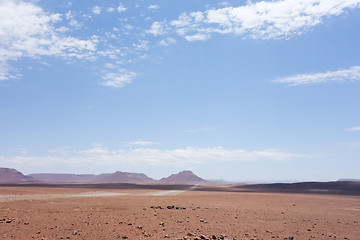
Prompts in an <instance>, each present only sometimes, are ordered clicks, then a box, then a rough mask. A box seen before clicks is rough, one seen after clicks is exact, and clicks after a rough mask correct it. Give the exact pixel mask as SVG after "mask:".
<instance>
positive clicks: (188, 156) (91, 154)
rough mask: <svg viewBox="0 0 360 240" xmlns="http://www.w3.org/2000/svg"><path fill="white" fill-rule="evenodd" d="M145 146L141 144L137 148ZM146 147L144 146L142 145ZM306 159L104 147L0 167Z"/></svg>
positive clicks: (272, 153) (271, 153)
mask: <svg viewBox="0 0 360 240" xmlns="http://www.w3.org/2000/svg"><path fill="white" fill-rule="evenodd" d="M137 145H144V143H141V144H137ZM145 145H146V144H145ZM304 157H306V156H304V155H301V154H295V153H287V152H281V151H278V150H261V151H247V150H243V149H235V150H228V149H225V148H222V147H214V148H199V147H186V148H178V149H170V150H161V149H156V148H135V149H117V150H110V149H109V148H107V147H104V146H101V145H96V146H93V147H92V148H89V149H85V150H80V151H76V150H70V149H68V148H66V149H64V148H62V149H61V153H59V154H57V153H56V152H54V153H53V155H51V156H46V157H35V156H34V157H30V156H15V157H12V158H6V157H4V156H0V165H2V166H9V165H11V166H14V167H16V166H20V165H22V166H26V165H27V164H31V165H42V164H46V165H55V164H65V165H74V164H75V165H82V164H83V165H84V166H85V165H88V164H91V165H94V166H96V165H99V166H100V165H101V166H112V165H117V164H130V165H154V166H176V167H189V166H194V164H195V165H196V164H200V165H201V164H206V163H211V162H224V161H225V162H229V161H232V162H235V161H287V160H292V159H298V158H304Z"/></svg>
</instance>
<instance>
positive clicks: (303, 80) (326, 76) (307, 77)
mask: <svg viewBox="0 0 360 240" xmlns="http://www.w3.org/2000/svg"><path fill="white" fill-rule="evenodd" d="M359 80H360V66H353V67H351V68H349V69H344V70H337V71H333V72H332V71H328V72H325V73H312V74H299V75H295V76H290V77H284V78H278V79H276V80H275V81H274V82H277V83H285V84H288V85H290V86H298V85H308V84H315V83H327V82H353V81H359Z"/></svg>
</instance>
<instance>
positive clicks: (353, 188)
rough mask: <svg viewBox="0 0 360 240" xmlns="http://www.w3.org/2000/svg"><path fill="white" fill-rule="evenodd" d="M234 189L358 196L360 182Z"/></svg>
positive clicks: (261, 185)
mask: <svg viewBox="0 0 360 240" xmlns="http://www.w3.org/2000/svg"><path fill="white" fill-rule="evenodd" d="M236 188H239V189H246V190H252V191H256V192H280V193H323V194H342V195H360V182H352V181H342V182H339V181H337V182H300V183H270V184H252V185H242V186H236Z"/></svg>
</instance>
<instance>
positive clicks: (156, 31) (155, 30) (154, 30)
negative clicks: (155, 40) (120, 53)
mask: <svg viewBox="0 0 360 240" xmlns="http://www.w3.org/2000/svg"><path fill="white" fill-rule="evenodd" d="M168 29H169V27H168V25H167V24H166V23H165V22H153V24H152V25H151V28H150V29H149V30H147V31H146V32H147V33H151V34H153V35H155V36H157V35H164V34H166V33H167V31H168Z"/></svg>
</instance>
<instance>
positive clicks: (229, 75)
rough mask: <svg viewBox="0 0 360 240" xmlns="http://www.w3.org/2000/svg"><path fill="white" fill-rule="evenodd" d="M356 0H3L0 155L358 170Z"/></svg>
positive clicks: (217, 168) (248, 170)
mask: <svg viewBox="0 0 360 240" xmlns="http://www.w3.org/2000/svg"><path fill="white" fill-rule="evenodd" d="M359 23H360V0H301V1H299V0H297V1H295V0H277V1H233V0H231V1H203V0H202V1H200V0H196V1H194V0H191V1H187V0H182V1H178V0H173V1H141V0H138V1H95V0H92V1H89V0H87V1H82V0H77V1H69V0H67V1H56V4H54V2H53V1H43V0H37V1H35V0H34V1H20V0H0V119H1V120H0V123H1V124H0V166H2V167H11V168H16V169H18V170H19V171H21V172H23V173H26V174H28V173H35V172H54V173H55V172H56V173H61V172H67V173H104V172H115V171H118V170H119V171H129V172H144V173H145V174H147V175H148V176H150V177H153V178H161V177H164V176H167V175H169V174H171V173H175V172H178V171H181V170H184V169H190V170H192V171H194V172H195V173H196V174H198V175H199V176H201V177H203V178H207V179H225V180H229V181H249V182H250V181H308V180H318V181H327V180H337V179H339V178H360V175H359V169H360V161H359V160H360V159H359V157H360V109H359V103H360V95H359V89H360V57H359V56H360V47H359V42H360V24H359Z"/></svg>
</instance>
